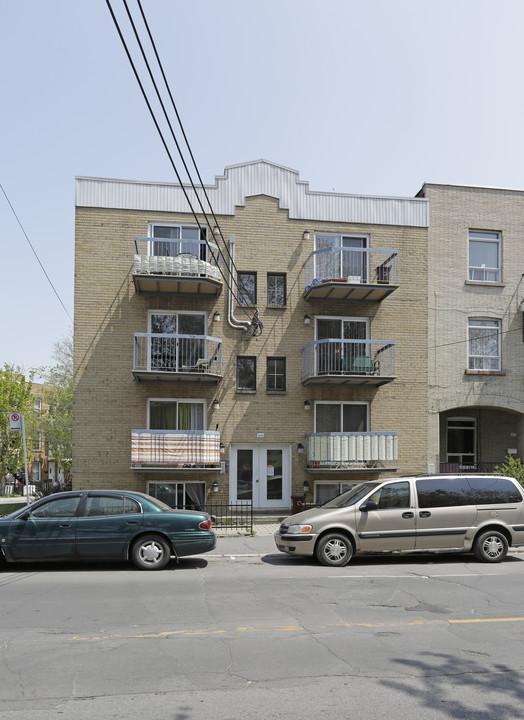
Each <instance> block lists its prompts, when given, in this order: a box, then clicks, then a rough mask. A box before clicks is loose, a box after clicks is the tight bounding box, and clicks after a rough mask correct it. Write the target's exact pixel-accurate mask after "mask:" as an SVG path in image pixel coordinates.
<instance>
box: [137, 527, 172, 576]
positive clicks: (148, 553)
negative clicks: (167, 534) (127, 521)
mask: <svg viewBox="0 0 524 720" xmlns="http://www.w3.org/2000/svg"><path fill="white" fill-rule="evenodd" d="M170 558H171V549H170V547H169V545H168V544H167V542H166V541H165V540H164V538H162V537H160V536H159V535H144V536H143V537H141V538H139V539H138V540H137V541H136V542H135V544H134V545H133V547H132V549H131V559H132V560H133V562H134V564H135V565H136V566H137V568H139V569H140V570H162V568H164V567H165V566H166V565H167V563H168V562H169V560H170Z"/></svg>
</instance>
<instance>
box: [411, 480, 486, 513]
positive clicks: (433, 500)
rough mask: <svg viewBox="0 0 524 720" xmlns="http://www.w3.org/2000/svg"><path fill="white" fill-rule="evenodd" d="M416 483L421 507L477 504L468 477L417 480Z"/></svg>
mask: <svg viewBox="0 0 524 720" xmlns="http://www.w3.org/2000/svg"><path fill="white" fill-rule="evenodd" d="M416 485H417V494H418V504H419V507H421V508H432V507H457V506H460V505H472V504H475V503H474V502H473V500H472V498H471V490H470V487H469V485H468V481H467V480H466V478H443V479H442V480H440V479H433V478H432V479H429V480H417V482H416Z"/></svg>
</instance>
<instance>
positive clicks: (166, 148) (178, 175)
mask: <svg viewBox="0 0 524 720" xmlns="http://www.w3.org/2000/svg"><path fill="white" fill-rule="evenodd" d="M106 4H107V7H108V8H109V12H110V13H111V17H112V19H113V22H114V24H115V27H116V30H117V32H118V35H119V37H120V40H121V42H122V45H123V47H124V50H125V52H126V55H127V59H128V60H129V64H130V65H131V68H132V70H133V73H134V75H135V79H136V81H137V83H138V86H139V87H140V90H141V92H142V96H143V98H144V100H145V103H146V105H147V108H148V110H149V113H150V115H151V118H152V120H153V122H154V124H155V127H156V129H157V132H158V134H159V136H160V139H161V141H162V144H163V146H164V150H165V151H166V153H167V156H168V157H169V161H170V163H171V166H172V168H173V170H174V171H175V175H176V177H177V179H178V182H179V183H180V187H181V189H182V192H183V193H184V196H185V198H186V201H187V203H188V205H189V207H190V209H191V213H192V215H193V217H194V218H195V221H196V223H197V225H198V228H199V230H200V231H202V230H203V228H202V225H201V224H200V221H199V219H198V217H197V214H196V212H195V210H194V208H193V205H192V203H191V200H190V199H189V195H188V193H187V191H186V188H185V186H184V183H183V182H182V178H181V177H180V173H179V172H178V169H177V167H176V165H175V162H174V160H173V157H172V155H171V152H170V150H169V148H168V146H167V142H166V140H165V137H164V134H163V132H162V130H161V129H160V125H159V123H158V120H157V118H156V116H155V113H154V111H153V108H152V106H151V103H150V102H149V98H148V96H147V93H146V91H145V88H144V85H143V83H142V81H141V79H140V76H139V74H138V70H137V69H136V66H135V63H134V62H133V58H132V57H131V53H130V51H129V48H128V46H127V43H126V41H125V39H124V36H123V34H122V31H121V29H120V25H119V24H118V20H117V19H116V16H115V14H114V12H113V8H112V7H111V3H110V2H109V0H106ZM124 4H125V0H124ZM126 9H127V5H126ZM128 12H129V11H128ZM146 64H147V63H146ZM206 243H207V239H206ZM211 252H212V251H211ZM213 258H214V256H213ZM219 270H220V273H221V274H222V277H223V278H224V280H226V278H225V276H224V274H223V273H222V270H221V268H219ZM226 282H227V280H226Z"/></svg>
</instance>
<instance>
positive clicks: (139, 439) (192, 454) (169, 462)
mask: <svg viewBox="0 0 524 720" xmlns="http://www.w3.org/2000/svg"><path fill="white" fill-rule="evenodd" d="M131 467H132V468H133V469H134V470H220V433H218V432H213V431H209V430H132V431H131Z"/></svg>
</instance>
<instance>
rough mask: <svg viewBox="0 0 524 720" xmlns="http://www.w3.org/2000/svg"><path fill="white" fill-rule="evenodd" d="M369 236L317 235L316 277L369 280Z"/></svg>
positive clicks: (358, 280)
mask: <svg viewBox="0 0 524 720" xmlns="http://www.w3.org/2000/svg"><path fill="white" fill-rule="evenodd" d="M367 244H368V238H367V237H365V236H357V235H328V234H324V233H317V234H316V235H315V250H316V251H320V252H317V253H316V254H315V277H317V278H319V279H331V278H346V279H347V278H349V277H351V278H355V281H356V282H367V280H368V275H369V273H368V251H367Z"/></svg>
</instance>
